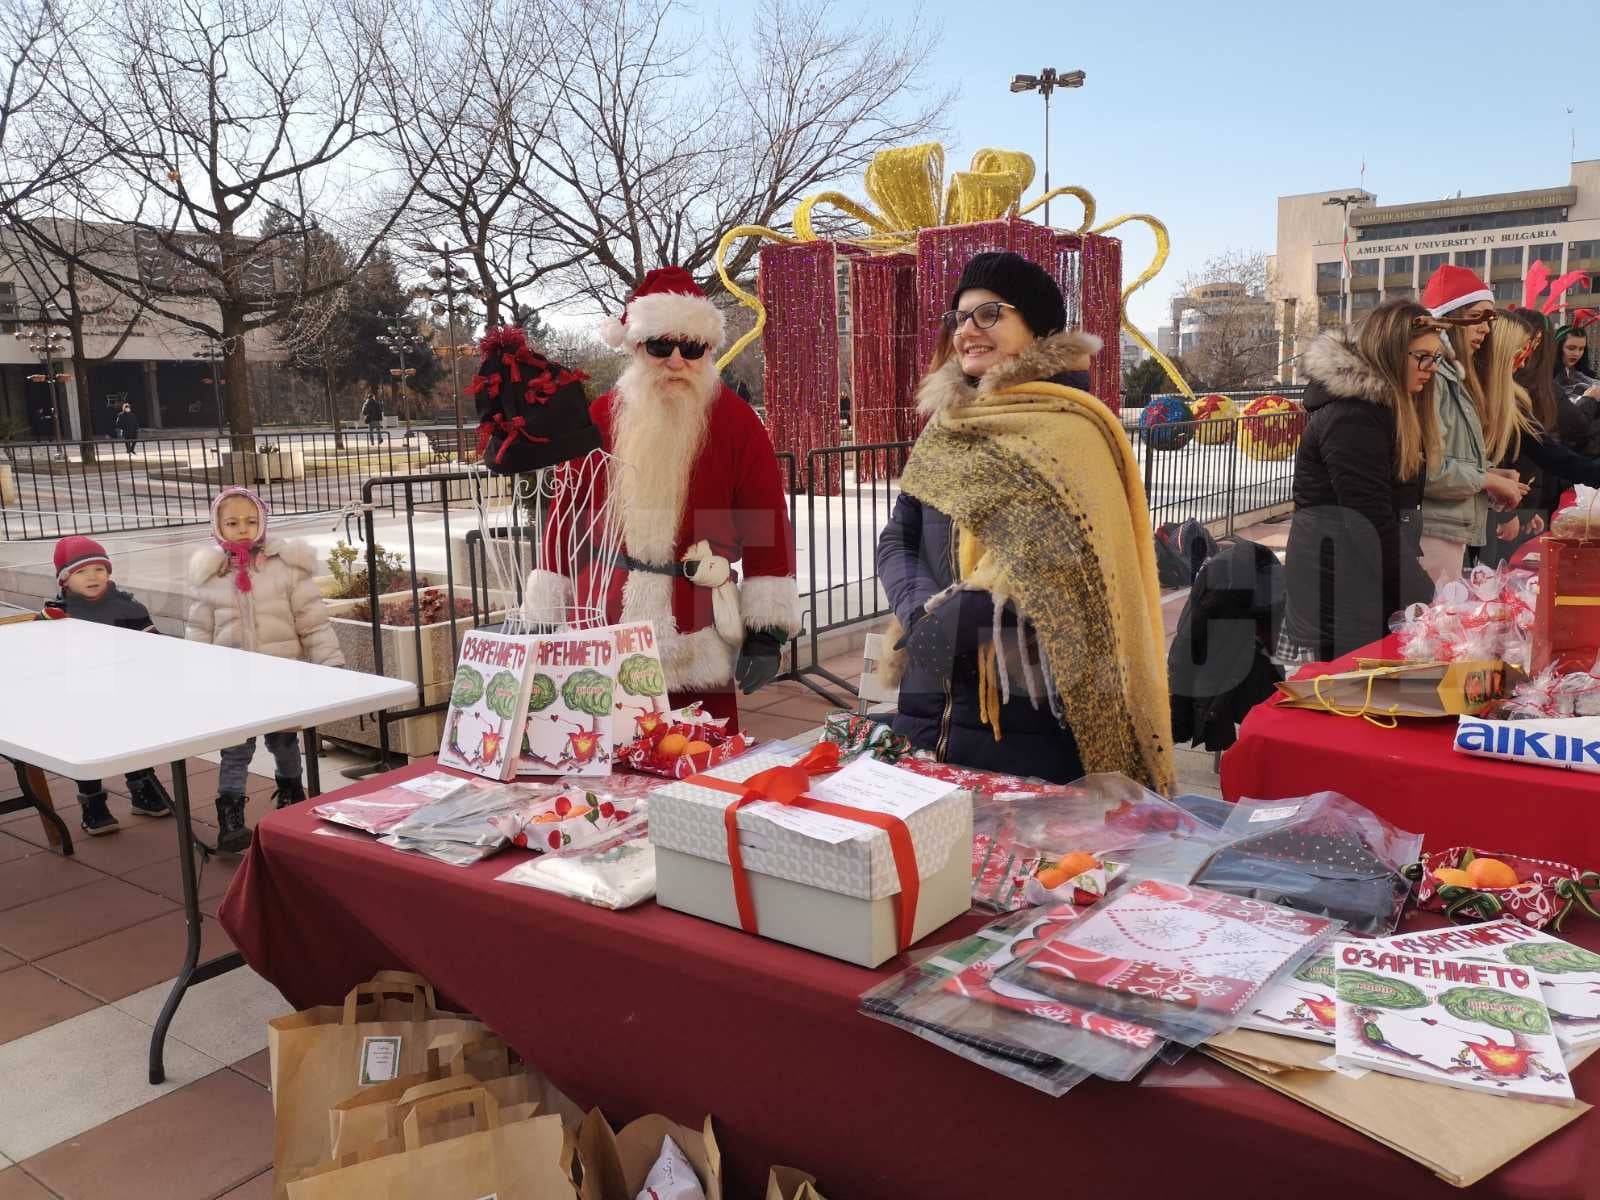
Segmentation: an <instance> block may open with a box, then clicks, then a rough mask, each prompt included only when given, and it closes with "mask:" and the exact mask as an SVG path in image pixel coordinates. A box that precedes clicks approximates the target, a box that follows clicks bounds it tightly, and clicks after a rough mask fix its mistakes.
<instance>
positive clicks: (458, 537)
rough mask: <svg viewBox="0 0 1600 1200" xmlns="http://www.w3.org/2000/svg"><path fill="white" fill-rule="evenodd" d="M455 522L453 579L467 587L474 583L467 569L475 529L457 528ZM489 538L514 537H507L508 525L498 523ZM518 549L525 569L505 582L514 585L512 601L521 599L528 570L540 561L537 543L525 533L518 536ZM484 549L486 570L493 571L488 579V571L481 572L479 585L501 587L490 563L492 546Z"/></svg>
mask: <svg viewBox="0 0 1600 1200" xmlns="http://www.w3.org/2000/svg"><path fill="white" fill-rule="evenodd" d="M451 524H452V528H451V530H450V571H451V574H452V576H453V578H454V579H455V584H456V587H458V588H463V589H465V588H466V587H467V586H468V584H469V583H470V582H471V579H472V576H471V575H470V574H469V573H468V569H467V551H468V546H467V534H468V533H470V532H472V530H471V529H456V528H454V522H452V523H451ZM486 537H488V538H495V539H496V540H500V541H510V540H511V539H509V538H506V537H505V526H504V525H498V526H494V527H492V528H490V529H489V530H488V531H487V533H486ZM515 548H516V553H517V555H518V558H519V560H520V562H521V566H522V571H521V575H520V577H519V578H517V579H516V580H506V581H505V582H506V583H509V584H511V585H512V587H511V589H510V593H511V594H510V597H509V598H510V600H511V601H512V603H516V602H517V595H518V594H519V592H520V590H521V588H522V585H523V584H524V583H526V582H527V578H528V572H529V571H531V570H533V568H534V565H535V561H536V559H535V552H536V549H537V543H536V542H533V541H530V540H529V538H528V537H527V536H523V537H520V538H518V539H516V544H515ZM508 549H509V547H508ZM483 550H484V555H483V567H484V570H485V571H487V572H489V574H488V577H487V578H485V575H484V573H483V572H480V573H479V575H478V584H479V586H480V587H487V588H490V589H493V588H495V587H496V586H498V583H499V581H497V580H496V579H495V578H494V575H493V571H492V568H491V567H490V566H489V562H488V559H489V553H488V552H489V547H488V546H485V547H484V548H483Z"/></svg>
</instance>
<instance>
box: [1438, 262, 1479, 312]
mask: <svg viewBox="0 0 1600 1200" xmlns="http://www.w3.org/2000/svg"><path fill="white" fill-rule="evenodd" d="M1484 300H1487V301H1488V302H1489V303H1490V304H1493V303H1494V293H1493V292H1492V291H1490V290H1489V285H1488V284H1487V283H1485V282H1484V281H1483V280H1481V279H1479V278H1478V277H1477V276H1476V275H1474V274H1473V273H1472V272H1471V271H1469V270H1467V268H1466V267H1452V266H1450V265H1449V264H1446V265H1445V266H1442V267H1440V268H1439V269H1438V270H1437V271H1435V272H1434V273H1433V275H1432V276H1431V277H1430V278H1429V279H1428V283H1427V286H1426V287H1424V288H1423V289H1422V306H1423V307H1424V308H1426V309H1427V310H1428V311H1429V312H1431V313H1432V314H1433V315H1434V316H1436V317H1443V316H1448V315H1449V314H1450V313H1453V312H1455V311H1456V309H1458V308H1466V307H1467V305H1469V304H1477V303H1479V302H1480V301H1484Z"/></svg>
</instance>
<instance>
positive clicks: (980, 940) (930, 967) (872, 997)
mask: <svg viewBox="0 0 1600 1200" xmlns="http://www.w3.org/2000/svg"><path fill="white" fill-rule="evenodd" d="M994 950H995V941H994V940H993V939H992V938H991V937H989V936H987V935H986V934H984V933H978V934H975V935H973V936H972V937H969V938H966V939H964V940H962V941H959V942H952V943H951V944H950V945H948V946H945V947H942V948H941V949H939V950H936V951H934V952H933V953H932V954H930V955H929V956H928V957H927V958H924V959H923V960H922V961H921V962H919V963H917V964H916V965H915V966H913V967H910V968H908V969H906V970H904V971H902V972H900V973H899V974H898V975H895V976H893V977H891V978H890V979H888V980H886V981H885V982H883V983H881V984H879V985H878V986H877V987H875V988H873V989H871V990H870V991H868V992H865V993H863V994H862V997H861V1011H862V1012H863V1013H865V1014H866V1015H867V1016H869V1017H873V1018H875V1019H876V1020H879V1021H884V1022H886V1023H888V1024H890V1025H894V1026H895V1027H897V1028H899V1029H903V1030H905V1031H906V1032H907V1033H913V1034H915V1035H916V1036H917V1037H919V1038H921V1039H923V1040H924V1041H926V1042H931V1043H932V1044H933V1045H935V1046H938V1047H939V1048H940V1049H943V1050H948V1051H949V1052H950V1053H951V1054H954V1055H956V1056H957V1057H959V1058H964V1059H966V1060H967V1061H968V1062H971V1063H976V1064H977V1065H978V1066H980V1067H983V1068H985V1069H987V1070H990V1071H994V1072H995V1073H996V1074H999V1075H1004V1076H1005V1077H1006V1078H1007V1079H1014V1080H1016V1081H1017V1082H1018V1083H1024V1084H1027V1085H1028V1086H1029V1087H1031V1088H1034V1089H1035V1090H1037V1091H1041V1092H1044V1093H1045V1094H1046V1095H1049V1096H1064V1095H1066V1094H1067V1092H1069V1091H1071V1090H1072V1089H1073V1088H1074V1087H1076V1086H1077V1085H1078V1084H1079V1083H1082V1082H1083V1081H1084V1080H1085V1079H1087V1078H1089V1072H1088V1071H1085V1070H1083V1069H1082V1068H1080V1067H1074V1066H1071V1065H1069V1064H1067V1063H1063V1062H1061V1061H1060V1060H1059V1059H1056V1058H1053V1057H1052V1056H1050V1055H1048V1054H1044V1053H1041V1052H1039V1051H1037V1050H1032V1049H1029V1048H1028V1047H1026V1046H1023V1045H1021V1044H1019V1043H1016V1042H1009V1041H1005V1040H1002V1039H997V1038H988V1037H983V1036H978V1035H973V1034H969V1033H963V1032H961V1031H959V1030H954V1029H949V1028H945V1027H942V1026H940V1025H938V1024H937V1023H935V1022H930V1021H927V1020H924V1019H922V1018H916V1017H911V1016H908V1015H907V1014H906V1006H907V1005H909V1004H912V1003H914V1002H915V1000H916V999H917V998H918V997H919V996H921V995H923V994H924V993H926V992H928V991H930V990H938V989H940V988H942V987H943V986H944V984H945V983H946V981H948V980H949V979H951V978H952V977H954V976H955V975H957V974H959V973H960V972H961V971H963V970H965V969H966V968H967V967H968V966H970V965H971V964H972V963H974V962H981V961H982V960H983V959H985V958H987V957H988V956H989V955H990V954H992V953H993V952H994Z"/></svg>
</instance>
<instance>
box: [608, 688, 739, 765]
mask: <svg viewBox="0 0 1600 1200" xmlns="http://www.w3.org/2000/svg"><path fill="white" fill-rule="evenodd" d="M641 728H642V730H643V732H641V733H640V735H639V736H638V737H636V738H635V739H633V741H631V742H629V743H628V744H627V745H626V746H624V747H622V748H621V749H620V750H619V751H618V753H617V765H618V766H626V767H630V768H632V769H633V770H635V771H645V772H648V773H649V774H651V775H662V776H665V777H666V778H668V779H687V778H688V777H689V776H690V775H698V774H700V773H701V772H702V771H705V770H707V769H708V768H710V767H714V766H717V765H719V764H721V763H725V762H727V761H729V760H730V759H733V758H737V757H738V756H739V755H741V754H743V753H744V752H745V751H746V750H748V749H750V747H751V746H753V745H754V744H755V739H754V738H753V737H750V736H749V735H748V734H743V733H735V734H729V733H728V732H727V728H728V722H727V720H726V718H718V717H711V716H707V715H706V712H705V708H704V707H703V706H702V705H701V704H700V702H699V701H696V702H695V703H693V704H691V705H688V706H687V707H685V708H680V709H676V710H674V711H673V712H670V713H666V714H664V715H662V716H660V717H654V716H652V717H649V718H646V719H645V721H644V723H643V724H642V726H641Z"/></svg>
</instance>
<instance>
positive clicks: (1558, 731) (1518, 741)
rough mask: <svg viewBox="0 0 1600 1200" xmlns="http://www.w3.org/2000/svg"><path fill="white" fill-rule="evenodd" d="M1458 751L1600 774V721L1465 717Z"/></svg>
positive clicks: (1459, 728)
mask: <svg viewBox="0 0 1600 1200" xmlns="http://www.w3.org/2000/svg"><path fill="white" fill-rule="evenodd" d="M1455 747H1456V749H1457V750H1459V751H1460V752H1461V753H1462V754H1476V755H1481V756H1483V757H1485V758H1500V759H1506V760H1508V761H1510V762H1521V763H1529V764H1532V765H1534V766H1540V767H1559V768H1561V769H1562V770H1566V771H1591V772H1595V773H1600V717H1553V718H1551V719H1549V720H1542V721H1541V720H1534V721H1485V720H1483V719H1481V718H1479V717H1462V718H1461V720H1460V722H1459V723H1458V724H1457V725H1456V738H1455Z"/></svg>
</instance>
